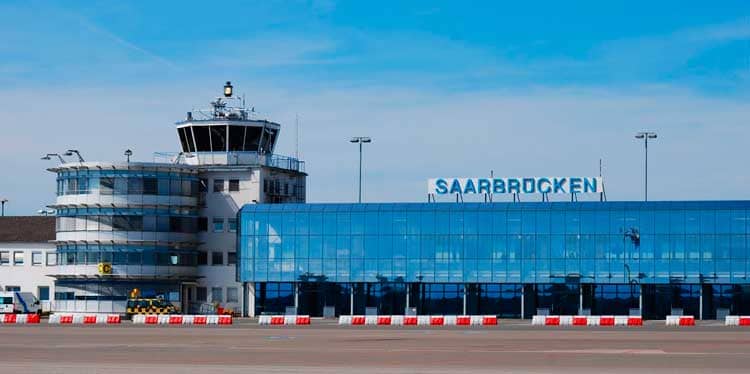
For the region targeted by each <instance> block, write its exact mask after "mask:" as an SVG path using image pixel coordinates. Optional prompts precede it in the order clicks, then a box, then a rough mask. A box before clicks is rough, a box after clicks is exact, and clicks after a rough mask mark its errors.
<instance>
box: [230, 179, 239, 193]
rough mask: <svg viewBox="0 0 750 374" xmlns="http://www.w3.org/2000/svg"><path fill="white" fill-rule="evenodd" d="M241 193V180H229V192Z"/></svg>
mask: <svg viewBox="0 0 750 374" xmlns="http://www.w3.org/2000/svg"><path fill="white" fill-rule="evenodd" d="M239 191H240V180H239V179H230V180H229V192H239Z"/></svg>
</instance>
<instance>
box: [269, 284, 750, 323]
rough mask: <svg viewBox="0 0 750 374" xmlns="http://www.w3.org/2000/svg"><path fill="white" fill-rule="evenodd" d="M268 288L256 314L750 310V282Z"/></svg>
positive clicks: (655, 315) (652, 315) (708, 314)
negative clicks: (294, 308)
mask: <svg viewBox="0 0 750 374" xmlns="http://www.w3.org/2000/svg"><path fill="white" fill-rule="evenodd" d="M281 288H283V287H281ZM267 289H268V290H270V289H274V290H278V289H280V287H277V285H274V284H272V283H269V284H266V283H258V284H256V300H255V301H256V302H255V308H256V310H255V311H256V314H258V315H259V314H263V313H284V312H285V311H286V310H287V308H288V307H294V306H295V305H296V311H297V313H299V314H309V315H311V316H323V315H324V310H325V309H326V307H328V311H329V312H330V311H333V312H334V313H335V315H346V314H350V313H351V312H353V313H354V314H366V313H372V312H376V313H377V314H409V313H416V314H435V315H439V314H442V315H459V314H464V313H466V314H490V315H498V316H500V317H502V318H521V316H522V313H523V317H524V318H531V316H533V315H535V314H537V313H540V312H546V313H549V314H557V315H576V314H579V313H585V314H591V315H629V314H638V313H641V309H640V306H642V315H643V317H644V318H646V319H664V318H665V316H667V315H670V314H673V313H680V312H681V313H682V314H684V315H694V316H696V317H700V313H701V309H702V313H703V318H704V319H713V318H716V317H717V313H719V314H720V313H722V311H723V313H728V314H750V286H717V285H682V284H672V285H642V286H641V285H639V284H617V285H593V284H564V283H561V284H526V285H520V284H512V285H498V284H468V285H463V284H426V283H354V284H348V283H331V282H301V283H298V284H294V283H289V284H288V288H286V289H287V290H288V291H287V292H276V293H274V292H270V291H267ZM295 292H296V294H295ZM641 292H642V297H641ZM701 293H702V296H703V297H702V298H701ZM522 294H523V296H522ZM701 300H702V303H703V304H702V305H703V308H701ZM407 302H408V305H407ZM352 308H353V311H352V310H351V309H352Z"/></svg>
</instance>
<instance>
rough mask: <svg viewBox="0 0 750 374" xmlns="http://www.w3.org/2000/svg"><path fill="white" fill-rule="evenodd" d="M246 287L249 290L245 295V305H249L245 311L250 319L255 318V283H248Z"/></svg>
mask: <svg viewBox="0 0 750 374" xmlns="http://www.w3.org/2000/svg"><path fill="white" fill-rule="evenodd" d="M245 285H246V289H247V293H246V295H245V300H246V301H245V304H247V308H246V309H245V311H246V313H247V314H246V315H247V316H248V317H255V283H251V282H246V283H245Z"/></svg>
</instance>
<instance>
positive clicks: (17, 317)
mask: <svg viewBox="0 0 750 374" xmlns="http://www.w3.org/2000/svg"><path fill="white" fill-rule="evenodd" d="M39 321H40V318H39V315H38V314H0V325H27V324H38V323H39Z"/></svg>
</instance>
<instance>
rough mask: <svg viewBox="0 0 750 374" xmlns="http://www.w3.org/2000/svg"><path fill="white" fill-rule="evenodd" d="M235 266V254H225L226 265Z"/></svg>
mask: <svg viewBox="0 0 750 374" xmlns="http://www.w3.org/2000/svg"><path fill="white" fill-rule="evenodd" d="M236 264H237V252H229V253H227V265H236Z"/></svg>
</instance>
